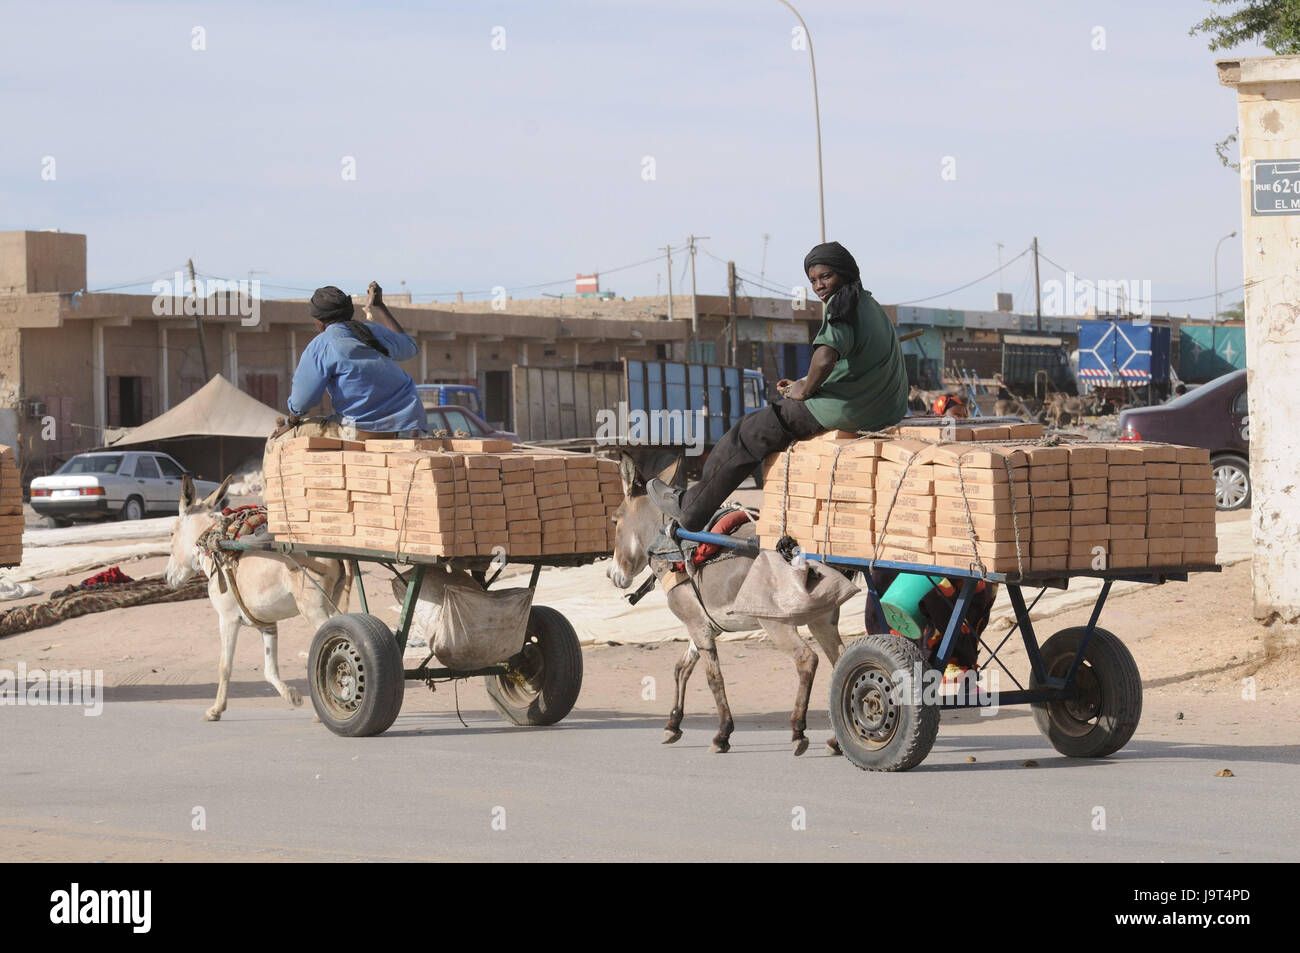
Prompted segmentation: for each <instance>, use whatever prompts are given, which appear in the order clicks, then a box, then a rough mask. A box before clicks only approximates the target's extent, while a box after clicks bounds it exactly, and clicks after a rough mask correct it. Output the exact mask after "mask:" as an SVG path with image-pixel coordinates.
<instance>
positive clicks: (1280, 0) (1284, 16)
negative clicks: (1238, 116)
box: [1188, 0, 1300, 164]
mask: <svg viewBox="0 0 1300 953" xmlns="http://www.w3.org/2000/svg"><path fill="white" fill-rule="evenodd" d="M1209 2H1210V4H1211V5H1212V6H1214V7H1215V8H1217V9H1223V8H1232V7H1237V8H1239V9H1236V10H1231V11H1229V12H1224V13H1212V14H1210V16H1208V17H1206V18H1205V19H1204V20H1202V21H1201V22H1200V23H1198V24H1196V25H1195V26H1193V27H1192V28H1191V30H1189V31H1188V36H1196V34H1198V33H1204V34H1206V35H1208V36H1209V38H1210V49H1211V50H1230V49H1232V48H1233V47H1234V46H1238V45H1240V44H1242V43H1250V42H1257V43H1259V44H1260V45H1261V46H1264V47H1266V48H1267V49H1269V50H1272V51H1273V53H1275V54H1277V55H1278V56H1290V55H1293V54H1296V53H1300V0H1209ZM1225 164H1226V163H1225Z"/></svg>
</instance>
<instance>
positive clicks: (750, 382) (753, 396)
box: [744, 377, 763, 413]
mask: <svg viewBox="0 0 1300 953" xmlns="http://www.w3.org/2000/svg"><path fill="white" fill-rule="evenodd" d="M744 393H745V413H749V412H750V411H754V410H758V409H759V408H760V407H762V406H763V395H762V394H760V393H759V392H758V381H756V380H754V378H752V377H746V378H745V386H744Z"/></svg>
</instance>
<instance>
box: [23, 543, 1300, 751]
mask: <svg viewBox="0 0 1300 953" xmlns="http://www.w3.org/2000/svg"><path fill="white" fill-rule="evenodd" d="M165 563H166V560H164V559H162V558H159V557H152V558H147V559H142V560H137V561H133V562H126V563H123V564H122V565H121V569H122V570H123V571H124V572H126V573H127V574H129V575H131V576H133V577H136V578H139V577H141V576H145V575H151V574H156V573H159V572H161V571H162V568H163V566H164V565H165ZM364 578H365V581H366V589H367V592H368V593H369V594H370V597H371V606H370V608H371V611H372V612H374V613H375V614H376V615H379V616H380V617H381V618H384V619H385V620H386V621H388V622H390V623H395V621H396V619H397V606H396V603H395V602H394V600H393V599H392V597H391V594H390V593H389V591H388V586H387V584H386V573H385V571H384V570H382V569H380V568H377V567H373V566H369V567H366V569H365V574H364ZM77 581H78V579H76V578H72V577H68V578H56V579H45V580H41V581H40V583H38V585H39V586H40V588H41V589H42V591H43V594H42V595H40V596H36V597H33V598H32V599H28V600H22V601H23V602H32V601H40V600H42V599H44V598H46V596H47V595H48V594H49V593H50V592H51V591H53V590H55V589H57V588H59V587H61V586H64V585H67V584H69V583H75V582H77ZM609 596H610V600H611V602H612V601H613V600H615V599H617V598H618V594H617V593H616V592H615V591H614V590H613V589H612V588H611V590H610V593H609ZM657 597H658V596H657V595H652V596H651V597H650V598H657ZM17 604H20V603H8V604H7V605H10V606H11V605H17ZM353 609H354V611H355V610H357V609H358V606H357V605H356V597H355V595H354V597H353ZM1087 617H1088V610H1087V609H1078V610H1074V611H1068V612H1064V613H1061V614H1059V616H1058V617H1054V618H1050V619H1036V620H1035V622H1036V627H1037V629H1038V632H1037V634H1038V637H1039V640H1040V642H1041V641H1043V640H1044V639H1045V638H1046V637H1047V636H1048V635H1050V634H1051V633H1052V632H1055V631H1057V630H1059V629H1062V628H1065V627H1067V626H1071V625H1083V624H1086V623H1087ZM1100 624H1101V625H1102V626H1103V627H1104V628H1107V629H1110V630H1111V631H1113V632H1114V633H1115V634H1117V635H1119V636H1120V637H1121V638H1122V639H1123V640H1124V642H1125V644H1126V645H1127V646H1128V647H1129V649H1130V651H1132V653H1133V655H1134V658H1135V659H1136V660H1137V663H1138V667H1139V669H1140V671H1141V672H1142V676H1143V685H1144V689H1145V692H1146V700H1147V711H1148V713H1149V714H1148V716H1147V717H1145V718H1144V720H1143V725H1144V728H1148V729H1150V728H1153V727H1154V726H1155V725H1158V724H1161V723H1163V719H1162V718H1152V717H1151V716H1150V714H1151V713H1155V712H1159V711H1162V710H1163V709H1165V708H1169V709H1170V710H1171V711H1181V712H1183V718H1182V719H1181V720H1174V719H1172V716H1171V722H1170V723H1171V725H1173V726H1174V728H1175V729H1176V730H1178V731H1183V732H1185V731H1187V729H1188V728H1189V727H1190V726H1191V725H1192V724H1194V723H1196V722H1197V721H1203V722H1204V723H1205V724H1206V725H1207V726H1211V725H1213V726H1218V727H1221V728H1235V729H1237V730H1238V731H1239V732H1240V733H1241V734H1249V735H1250V736H1251V740H1252V741H1254V742H1261V743H1262V742H1269V741H1275V740H1280V739H1281V738H1282V737H1287V738H1288V739H1290V740H1294V739H1295V736H1296V734H1297V729H1296V728H1295V727H1294V726H1295V724H1296V721H1297V719H1296V715H1297V714H1300V627H1295V626H1282V625H1274V626H1271V627H1270V626H1264V625H1261V624H1259V623H1258V622H1256V621H1255V620H1254V619H1253V618H1252V616H1251V609H1250V565H1249V563H1242V564H1238V565H1236V566H1232V567H1229V568H1227V569H1225V570H1224V571H1223V572H1222V573H1219V574H1200V575H1196V576H1193V577H1192V579H1191V581H1190V582H1188V583H1168V584H1166V585H1164V586H1152V587H1144V588H1142V589H1140V590H1138V591H1136V592H1134V593H1132V594H1128V595H1122V596H1114V597H1112V598H1111V599H1110V600H1109V601H1108V603H1107V605H1106V607H1105V610H1104V611H1103V613H1102V616H1101V623H1100ZM840 629H841V634H842V635H843V637H844V638H845V639H846V640H847V639H848V638H851V637H853V636H855V635H860V634H862V632H863V626H862V620H861V619H857V618H853V619H844V620H842V621H841V625H840ZM1006 634H1007V632H1006V630H1005V629H1004V630H1002V631H1001V632H994V631H992V630H990V631H989V632H986V633H985V637H984V640H985V643H986V645H987V646H996V645H997V643H998V642H1000V641H1001V640H1002V638H1003V637H1004V636H1005V635H1006ZM311 636H312V632H311V631H310V630H309V628H308V626H307V624H306V623H305V622H304V621H303V620H302V619H293V620H290V621H288V622H284V623H281V625H280V653H279V654H280V667H281V672H282V674H283V675H284V677H285V678H286V679H287V680H289V681H290V682H292V683H293V684H295V685H297V686H298V687H299V688H300V689H301V690H303V692H304V694H305V693H306V658H307V650H308V648H309V646H310V642H311ZM611 637H612V638H614V639H617V634H615V633H611ZM809 641H810V644H813V643H812V642H811V640H809ZM683 648H684V643H668V644H659V645H653V644H652V645H647V646H631V645H608V646H592V647H588V648H586V649H585V650H584V659H585V668H586V670H585V675H584V681H583V690H582V696H581V698H580V699H579V702H578V704H579V707H586V708H591V709H601V710H616V711H622V710H626V711H629V712H636V713H644V712H647V711H662V712H663V713H664V715H665V716H666V715H667V711H668V708H669V707H671V698H672V677H673V676H672V672H673V665H674V663H675V662H676V660H677V658H678V656H679V655H680V653H681V651H682V649H683ZM720 652H721V660H722V664H723V674H724V677H725V680H726V685H727V690H728V698H729V701H730V702H731V705H732V708H733V710H734V711H735V712H736V713H737V714H744V713H746V712H749V713H754V712H772V711H781V710H784V709H785V708H786V707H788V706H789V705H790V704H791V702H792V701H793V696H794V689H795V680H794V670H793V665H792V663H791V662H790V661H789V659H788V658H787V657H786V656H785V655H784V654H783V653H781V652H780V651H778V650H777V649H775V648H774V647H773V646H772V645H771V644H770V643H768V642H767V641H766V640H764V639H762V638H755V639H749V640H745V641H739V642H728V643H721V649H720ZM217 654H218V638H217V631H216V613H215V612H214V610H213V609H212V608H211V606H210V605H209V604H208V603H207V602H206V601H191V602H179V603H168V604H162V605H152V606H141V607H136V608H130V609H115V610H112V611H110V612H103V613H97V614H92V615H87V616H81V617H79V618H76V619H70V620H68V621H66V622H63V623H60V624H59V625H57V626H52V627H49V628H45V629H37V630H35V631H32V632H24V633H19V634H17V635H13V636H9V637H7V638H5V639H3V640H0V668H6V669H10V670H12V669H14V668H16V666H17V664H18V662H20V661H22V662H25V663H26V665H27V667H28V668H29V669H31V668H35V667H40V668H44V669H51V668H86V669H103V671H104V683H105V686H106V687H110V688H113V689H114V691H113V692H112V695H111V698H110V700H120V701H178V700H192V701H193V704H194V710H195V720H196V721H197V720H198V718H199V715H200V714H201V713H202V711H203V709H204V708H205V707H206V706H207V705H209V704H211V700H212V698H213V696H214V695H215V690H216V685H215V679H216V668H217ZM999 657H1000V658H1001V659H1002V660H1003V661H1004V662H1005V664H1006V665H1007V666H1008V668H1010V670H1011V673H1012V674H1013V675H1014V676H1015V677H1016V678H1018V679H1020V680H1021V681H1024V680H1025V678H1026V676H1027V672H1028V663H1027V660H1026V659H1025V653H1024V650H1023V646H1022V644H1021V641H1020V636H1019V633H1013V634H1012V636H1011V638H1010V639H1009V640H1008V641H1007V644H1006V646H1005V647H1004V648H1003V649H1002V650H1001V651H1000V653H999ZM985 658H987V651H985V652H982V653H981V660H982V661H983V659H985ZM261 663H262V645H261V638H260V637H259V636H258V634H257V633H256V632H254V631H253V630H251V629H244V630H242V631H241V634H240V640H239V647H238V651H237V653H236V659H235V673H234V678H233V681H232V688H231V704H232V705H245V704H270V705H279V704H281V703H280V701H279V699H278V697H276V696H275V695H274V693H273V691H272V690H271V688H270V687H269V686H268V685H267V684H266V683H265V682H264V681H263V680H262V664H261ZM829 671H830V669H829V666H827V665H825V664H823V665H822V666H821V669H820V672H819V675H818V681H817V684H816V685H815V686H814V691H813V708H814V711H815V712H816V713H817V714H816V718H815V719H814V723H815V724H821V725H823V726H824V725H825V724H826V721H825V705H826V699H825V694H824V692H825V687H826V684H827V679H828V677H829ZM999 675H1000V679H1001V681H1000V687H1001V688H1002V689H1003V690H1008V689H1012V688H1014V687H1015V686H1014V685H1013V684H1011V682H1010V680H1009V679H1008V677H1007V676H1006V675H1005V674H1004V673H1001V672H1000V673H999ZM647 678H650V679H653V680H654V681H653V683H649V682H645V681H644V680H645V679H647ZM1248 680H1253V689H1254V698H1253V700H1252V699H1250V698H1249V695H1250V691H1249V689H1250V688H1251V687H1252V682H1251V681H1248ZM689 692H690V694H689V696H688V706H687V708H688V712H689V713H692V714H711V713H712V711H713V701H712V696H711V695H710V694H709V691H708V688H707V685H706V682H705V679H704V676H703V672H702V670H699V669H697V671H696V675H695V677H694V678H693V680H692V682H691V686H690V690H689ZM458 694H459V703H460V705H461V706H462V707H469V708H471V709H486V708H488V702H487V698H486V695H485V693H484V692H483V690H482V688H481V686H480V684H479V683H478V682H477V681H475V680H470V681H469V682H467V683H465V684H463V685H461V686H459V693H458ZM650 695H653V696H654V697H653V698H651V697H643V696H650ZM407 704H408V705H418V706H419V708H420V709H421V710H429V711H438V710H444V709H445V710H448V711H450V710H453V709H454V704H455V700H454V697H453V692H452V691H451V690H450V686H441V687H440V688H439V691H438V692H437V693H436V694H432V695H431V694H429V693H428V692H427V691H426V690H425V689H423V688H419V687H418V686H414V685H412V686H409V687H408V700H407ZM742 727H743V726H742ZM1229 733H1230V734H1231V733H1232V732H1229Z"/></svg>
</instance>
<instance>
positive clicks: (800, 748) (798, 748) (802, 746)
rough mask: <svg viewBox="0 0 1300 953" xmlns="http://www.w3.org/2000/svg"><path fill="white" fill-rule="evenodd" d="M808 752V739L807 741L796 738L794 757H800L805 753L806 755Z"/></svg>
mask: <svg viewBox="0 0 1300 953" xmlns="http://www.w3.org/2000/svg"><path fill="white" fill-rule="evenodd" d="M807 750H808V739H807V738H796V739H794V756H795V757H796V758H797V757H799V755H801V754H803V753H804V752H805V751H807Z"/></svg>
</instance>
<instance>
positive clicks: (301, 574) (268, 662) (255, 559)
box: [164, 475, 352, 721]
mask: <svg viewBox="0 0 1300 953" xmlns="http://www.w3.org/2000/svg"><path fill="white" fill-rule="evenodd" d="M230 481H231V477H226V479H225V482H223V483H222V484H221V486H219V487H218V488H217V489H216V490H214V491H213V492H212V494H211V495H210V496H208V497H206V498H204V499H202V500H196V499H195V494H194V484H193V482H191V480H190V478H189V476H188V475H187V476H185V477H183V478H182V480H181V502H180V518H179V519H178V520H177V521H176V525H175V527H174V528H173V530H172V546H171V558H170V559H169V560H168V561H167V569H166V572H165V574H164V578H166V580H167V584H168V585H169V586H171V587H172V588H173V589H176V588H178V587H180V586H182V585H184V584H185V582H186V581H187V580H188V579H189V578H190V577H192V576H193V575H194V573H196V572H198V571H199V570H202V571H203V572H204V574H206V575H207V577H208V598H209V599H210V600H211V601H212V606H213V608H215V609H216V610H217V618H218V620H219V621H218V627H219V629H220V631H221V663H220V666H219V668H218V673H219V679H218V683H217V700H216V703H215V704H213V706H212V707H211V708H209V709H208V710H207V711H206V712H204V714H203V720H204V721H220V720H221V713H222V712H223V711H225V710H226V698H227V695H228V694H229V691H230V669H231V666H232V664H233V663H234V659H235V640H236V638H237V637H238V635H239V628H240V626H243V625H247V626H252V627H253V628H255V629H258V630H260V631H261V633H262V645H263V651H264V655H263V659H264V660H263V663H262V673H263V675H264V676H265V678H266V680H267V682H268V683H270V685H271V687H273V688H274V689H275V690H276V691H277V692H279V693H280V697H281V698H283V699H284V700H285V701H287V702H288V703H289V704H290V705H292V706H294V707H295V708H296V707H297V706H299V705H301V704H302V695H301V694H300V693H299V692H298V689H296V688H293V687H291V686H289V685H286V684H285V683H284V681H283V680H281V678H280V662H279V656H278V653H277V641H278V633H277V630H276V623H277V622H282V621H284V620H285V619H292V618H293V617H294V616H296V615H302V616H304V617H305V618H306V619H307V621H308V622H309V623H310V624H311V625H312V627H313V628H320V626H322V625H324V624H325V621H326V620H327V619H328V618H329V617H330V616H331V615H332V614H333V613H334V612H335V611H337V612H346V611H347V603H348V597H349V595H350V594H351V591H352V576H351V574H350V573H349V572H348V571H347V569H346V567H345V565H344V563H343V560H341V559H313V558H309V557H306V556H285V555H282V554H279V553H244V554H240V555H239V556H238V558H235V559H231V560H229V563H228V564H229V565H230V566H231V567H232V568H231V572H232V574H233V575H234V577H235V585H236V586H237V587H238V588H239V593H240V596H242V598H243V600H244V605H245V606H246V607H247V609H248V612H249V613H251V614H252V615H253V616H255V617H256V618H249V617H248V616H247V615H245V614H244V611H243V610H242V609H241V608H240V607H239V603H238V600H237V599H236V598H235V593H234V591H233V589H232V588H231V586H230V584H229V580H226V579H223V578H222V577H223V573H222V571H221V570H220V569H218V568H217V567H216V565H215V564H214V562H213V558H212V555H211V554H210V553H209V552H207V551H206V550H205V549H204V548H203V547H202V545H201V544H200V543H199V539H200V537H201V536H202V535H203V534H204V533H205V532H207V530H208V529H209V528H211V527H212V525H213V523H214V522H215V521H216V518H217V514H218V506H219V504H220V501H221V498H222V497H223V496H224V495H225V493H226V487H228V486H229V485H230ZM231 555H232V556H234V555H235V554H233V553H232V554H231ZM313 580H314V581H315V584H313ZM317 586H319V588H317Z"/></svg>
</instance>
